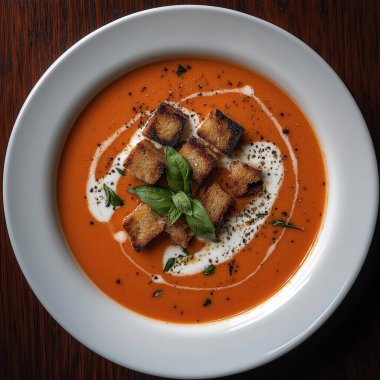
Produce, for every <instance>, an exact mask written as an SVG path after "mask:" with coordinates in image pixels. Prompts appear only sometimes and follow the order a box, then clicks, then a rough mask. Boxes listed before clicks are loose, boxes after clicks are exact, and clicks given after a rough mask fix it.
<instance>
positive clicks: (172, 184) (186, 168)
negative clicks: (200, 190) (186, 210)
mask: <svg viewBox="0 0 380 380" xmlns="http://www.w3.org/2000/svg"><path fill="white" fill-rule="evenodd" d="M165 160H166V176H167V180H168V185H169V188H170V189H171V190H173V191H174V192H175V193H178V192H179V191H183V192H184V193H185V194H187V195H190V194H191V175H192V171H191V166H190V164H189V163H188V162H187V161H186V160H185V159H184V158H183V157H182V156H181V155H180V154H179V153H178V152H177V151H176V150H175V149H174V148H172V147H171V146H167V147H165Z"/></svg>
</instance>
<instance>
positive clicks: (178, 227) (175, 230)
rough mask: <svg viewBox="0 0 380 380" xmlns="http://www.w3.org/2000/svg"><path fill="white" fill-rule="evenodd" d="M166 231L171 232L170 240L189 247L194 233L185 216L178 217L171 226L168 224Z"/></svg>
mask: <svg viewBox="0 0 380 380" xmlns="http://www.w3.org/2000/svg"><path fill="white" fill-rule="evenodd" d="M165 231H166V232H167V233H168V234H169V236H170V240H171V242H172V243H173V244H175V245H180V246H181V247H183V248H187V246H188V245H189V242H190V240H191V239H192V237H193V236H194V234H193V233H192V232H191V231H190V228H189V226H188V225H187V223H186V222H185V221H184V219H183V218H180V219H178V220H177V221H176V222H175V223H174V224H172V225H171V226H166V227H165Z"/></svg>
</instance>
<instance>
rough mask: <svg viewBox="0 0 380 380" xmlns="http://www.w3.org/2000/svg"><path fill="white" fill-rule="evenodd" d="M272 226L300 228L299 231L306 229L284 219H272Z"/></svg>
mask: <svg viewBox="0 0 380 380" xmlns="http://www.w3.org/2000/svg"><path fill="white" fill-rule="evenodd" d="M272 226H276V227H282V228H291V229H294V230H299V231H303V230H304V229H303V228H301V227H297V226H295V225H294V224H291V223H289V222H285V221H284V220H280V219H275V220H272Z"/></svg>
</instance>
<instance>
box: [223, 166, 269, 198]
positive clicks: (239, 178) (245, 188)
mask: <svg viewBox="0 0 380 380" xmlns="http://www.w3.org/2000/svg"><path fill="white" fill-rule="evenodd" d="M230 170H231V171H230V177H229V185H230V188H231V193H232V194H233V195H234V196H236V197H242V196H244V195H251V194H253V195H256V194H258V193H259V192H260V191H261V190H262V189H263V174H262V172H261V170H260V169H257V168H254V167H253V166H250V165H248V164H245V163H243V162H240V161H233V162H232V163H231V166H230Z"/></svg>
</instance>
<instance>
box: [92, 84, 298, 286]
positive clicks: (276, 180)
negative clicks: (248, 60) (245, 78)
mask: <svg viewBox="0 0 380 380" xmlns="http://www.w3.org/2000/svg"><path fill="white" fill-rule="evenodd" d="M226 93H238V94H241V95H243V96H247V97H250V98H253V99H254V100H255V101H256V102H257V104H258V105H259V106H260V108H261V109H262V110H263V111H264V113H265V114H266V115H267V116H268V117H269V119H270V120H271V121H272V122H273V124H274V126H275V127H276V129H277V131H278V133H279V134H280V136H281V138H282V139H283V141H284V142H285V144H286V146H287V148H288V150H289V155H290V158H291V161H292V167H293V172H294V176H295V191H294V195H293V202H292V208H291V211H290V213H289V217H288V219H287V221H289V220H290V218H291V217H292V214H293V211H294V207H295V204H296V200H297V197H298V191H299V182H298V163H297V159H296V157H295V154H294V151H293V148H292V146H291V145H290V143H289V141H288V138H287V136H286V135H284V134H283V133H282V127H281V125H280V123H279V122H278V120H277V119H276V118H275V116H274V115H273V114H272V113H271V112H270V110H269V109H268V108H267V107H266V105H265V104H264V102H263V101H262V100H261V99H260V98H258V97H257V96H256V95H255V92H254V89H253V88H252V87H251V86H248V85H247V86H244V87H242V88H233V89H220V90H214V91H207V92H201V94H202V96H215V95H220V94H226ZM198 96H199V92H197V93H194V94H191V95H189V96H187V97H185V98H183V99H181V100H180V101H178V102H169V103H170V104H172V105H173V106H175V107H177V108H178V109H180V110H181V111H182V112H184V113H185V114H187V115H188V116H189V123H188V124H189V125H188V127H187V130H186V133H185V134H184V136H183V137H182V139H183V140H184V139H187V138H188V137H189V136H191V135H193V134H194V133H195V131H196V128H197V125H198V124H199V117H198V115H197V114H196V113H194V112H191V111H190V110H188V109H187V108H184V107H181V106H180V104H181V103H183V102H185V101H186V100H190V99H193V98H196V97H198ZM147 115H150V116H152V114H151V113H150V112H148V111H145V112H142V113H139V114H137V115H136V116H135V117H134V118H133V119H131V120H130V121H129V122H128V123H126V124H125V125H123V126H122V127H121V128H119V129H118V130H117V131H116V132H114V133H113V134H112V135H111V136H109V137H108V138H107V139H106V140H104V141H103V142H102V143H101V144H99V146H98V148H97V149H96V151H95V154H94V156H93V159H92V162H91V165H90V170H89V176H88V180H87V188H86V196H87V204H88V208H89V210H90V212H91V214H92V215H93V217H94V218H95V219H96V220H98V221H100V222H108V221H109V220H110V219H111V217H112V215H113V212H114V211H115V210H114V208H112V207H107V206H106V202H105V195H104V191H103V184H107V185H108V186H109V187H110V188H111V189H113V190H114V191H115V189H116V186H117V182H118V180H119V179H120V174H119V173H118V172H117V170H116V169H117V168H122V165H123V162H124V161H125V159H126V158H127V156H128V154H129V152H130V151H131V149H132V148H133V147H134V146H135V145H136V144H137V143H138V142H139V141H141V140H143V139H144V137H143V136H142V134H141V129H137V130H136V132H135V133H134V135H133V136H132V138H131V139H130V142H129V144H128V145H127V146H126V147H125V148H124V149H123V150H122V151H121V152H120V153H119V154H118V155H117V156H116V158H115V159H114V160H113V162H112V165H111V168H110V170H109V172H108V173H107V174H106V175H105V176H104V177H103V178H100V179H96V177H95V171H96V168H97V165H98V162H99V159H100V158H101V156H102V154H103V153H104V152H105V150H106V149H107V148H108V147H109V146H110V145H111V144H112V143H113V142H114V141H115V140H116V139H117V138H118V137H119V136H120V135H121V134H122V133H124V132H125V131H126V130H127V129H129V128H130V127H132V126H133V125H134V124H135V123H136V122H137V121H138V120H139V119H140V118H141V117H143V116H147ZM267 148H269V149H267ZM260 149H261V150H263V152H269V151H270V154H268V153H265V154H264V157H265V158H264V159H261V160H260V159H257V158H256V157H252V155H253V150H260ZM272 152H276V154H275V155H273V153H272ZM238 155H239V157H237V154H235V155H234V156H233V157H232V159H239V160H241V161H244V162H247V163H248V162H249V163H251V164H254V165H257V166H260V165H261V166H262V168H263V170H264V173H266V176H265V177H264V180H265V188H266V194H265V195H266V196H268V199H266V200H265V199H264V198H265V197H258V198H257V199H256V200H254V201H252V202H250V203H249V205H248V206H247V207H246V208H245V209H244V210H243V211H242V212H241V213H240V214H244V212H247V213H248V214H249V213H251V214H252V213H253V214H254V215H256V218H255V217H254V215H253V216H252V219H255V221H254V222H252V221H251V220H248V219H247V218H245V217H244V216H243V217H242V215H240V214H239V215H237V216H235V217H234V218H232V219H231V220H230V221H228V222H227V224H226V226H225V227H224V229H223V231H222V232H221V235H220V242H216V243H207V244H206V246H205V247H204V248H203V249H202V250H201V251H200V252H197V253H196V254H195V255H194V258H193V259H192V260H191V261H188V262H187V263H186V260H188V259H186V258H185V259H183V258H180V259H178V260H177V262H176V265H175V266H174V267H173V268H172V270H171V274H172V275H189V274H194V273H198V272H201V271H202V270H203V269H204V267H205V265H208V263H209V262H210V261H209V260H210V259H211V262H212V263H213V264H215V265H217V264H220V263H222V262H225V261H227V260H230V259H231V258H232V257H233V256H234V255H235V254H236V253H237V252H238V251H239V250H240V249H241V248H243V247H242V246H239V245H238V246H236V244H234V243H236V242H238V241H239V238H241V237H242V234H243V235H244V228H245V227H247V222H249V223H250V225H249V226H250V231H251V232H250V233H249V234H248V235H247V237H246V243H245V244H248V242H249V241H251V240H252V238H253V237H254V236H255V234H256V233H257V231H258V230H259V228H260V226H261V225H262V224H263V223H264V222H265V219H266V217H260V218H258V217H257V214H259V215H260V214H261V215H262V214H266V215H268V214H269V211H270V209H271V207H272V205H273V202H274V200H275V199H276V197H277V194H278V191H279V188H280V186H281V183H282V179H283V165H282V163H281V159H280V157H281V152H280V151H279V149H278V148H277V147H276V146H275V145H273V144H271V143H264V142H261V143H255V144H254V145H252V146H249V145H248V146H245V147H242V150H241V152H239V153H238ZM275 156H277V158H275ZM230 161H231V159H230V158H228V157H224V158H223V159H222V160H221V162H220V164H221V165H223V166H228V165H229V163H230ZM272 173H273V174H272ZM268 174H270V176H268ZM228 229H232V230H233V229H235V231H234V232H233V233H232V236H230V240H229V241H230V242H231V244H230V243H228V244H226V242H227V237H226V234H227V231H228ZM284 232H285V230H282V231H281V233H280V235H279V237H278V239H277V240H276V241H275V242H274V243H273V244H272V245H271V246H270V247H269V248H268V250H267V252H266V254H265V256H264V258H263V259H262V261H261V262H260V263H259V265H258V266H257V268H256V269H255V270H254V271H253V272H251V273H250V274H249V275H248V276H247V277H246V278H244V279H242V280H241V281H239V282H236V283H233V284H229V285H224V286H220V287H212V288H195V287H188V286H182V285H175V284H171V283H169V282H167V281H166V280H165V279H164V278H163V277H162V276H161V275H158V274H157V275H156V274H152V273H149V272H148V271H146V270H145V269H144V268H142V267H141V266H140V265H138V264H137V263H136V262H135V261H134V260H133V258H132V257H130V255H129V254H128V253H127V252H126V251H125V250H124V247H123V244H124V243H125V241H126V237H127V236H126V234H125V232H124V231H119V232H117V233H115V234H114V235H113V236H114V239H115V240H116V241H117V242H118V243H119V244H120V248H121V250H122V252H123V254H124V255H125V256H126V257H127V258H128V259H129V260H130V261H131V262H132V263H133V265H135V266H136V267H137V268H138V269H140V270H141V271H142V272H144V273H146V274H147V275H149V276H150V277H151V278H152V280H153V281H154V282H156V283H165V284H166V285H169V286H172V287H176V288H181V289H192V290H217V289H225V288H230V287H235V286H238V285H240V284H242V283H243V282H245V281H247V280H248V279H249V278H251V277H252V276H254V275H255V274H256V273H257V271H258V270H259V269H260V268H261V266H262V265H263V264H264V262H265V261H266V260H267V259H268V258H269V257H270V255H271V254H272V253H273V252H274V250H275V248H276V246H277V244H278V242H279V241H280V240H281V238H282V236H283V235H284ZM181 254H182V255H183V253H182V251H181V250H180V248H179V247H176V246H169V247H168V248H167V250H166V251H165V253H164V255H163V263H165V262H166V260H167V258H169V257H178V256H180V255H181Z"/></svg>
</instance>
